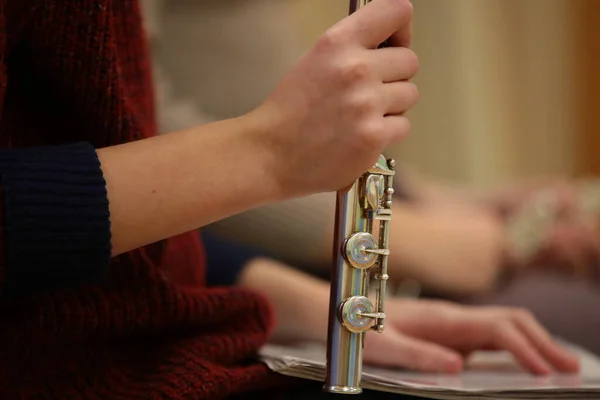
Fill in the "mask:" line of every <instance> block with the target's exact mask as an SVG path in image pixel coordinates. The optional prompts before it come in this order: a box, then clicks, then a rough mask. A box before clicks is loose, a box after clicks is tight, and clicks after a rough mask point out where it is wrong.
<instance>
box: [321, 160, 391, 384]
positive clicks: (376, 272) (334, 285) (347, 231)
mask: <svg viewBox="0 0 600 400" xmlns="http://www.w3.org/2000/svg"><path fill="white" fill-rule="evenodd" d="M394 175H395V171H394V160H391V159H389V160H386V159H385V158H384V157H383V156H380V157H379V161H378V162H377V164H376V165H374V166H373V167H372V168H370V169H369V170H368V171H367V172H366V173H364V174H363V175H362V176H361V177H360V178H359V179H357V180H356V181H355V182H354V183H353V184H352V186H351V187H350V188H348V189H347V190H343V191H338V193H337V204H336V224H335V233H334V235H335V238H334V256H333V259H334V265H333V268H332V274H331V293H330V297H329V322H328V324H329V325H328V336H327V374H326V378H325V385H324V390H325V391H327V392H331V393H344V394H359V393H361V392H362V389H361V386H360V384H361V375H362V353H363V345H364V337H365V334H366V333H367V332H368V331H370V330H375V331H377V332H379V333H381V332H383V329H384V319H385V296H386V283H387V282H386V281H387V279H388V274H387V261H388V256H389V250H388V241H389V230H390V225H389V224H390V221H391V218H392V211H391V205H392V194H393V193H394V190H393V188H392V187H393V177H394ZM376 221H378V224H379V227H378V231H379V232H378V235H377V237H376V236H375V234H374V232H373V231H374V225H375V222H376ZM371 278H374V279H376V280H377V281H378V285H377V293H376V300H375V304H373V303H372V302H371V301H370V300H369V298H368V290H369V286H370V284H371Z"/></svg>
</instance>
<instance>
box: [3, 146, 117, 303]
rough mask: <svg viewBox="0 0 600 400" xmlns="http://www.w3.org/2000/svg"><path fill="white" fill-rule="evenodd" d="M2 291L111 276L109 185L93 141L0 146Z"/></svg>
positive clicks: (22, 291)
mask: <svg viewBox="0 0 600 400" xmlns="http://www.w3.org/2000/svg"><path fill="white" fill-rule="evenodd" d="M0 180H1V188H2V195H1V196H0V201H1V203H2V204H1V214H0V216H1V218H2V221H1V222H2V223H1V227H0V232H1V239H2V240H1V241H0V242H1V244H0V245H1V253H0V255H1V256H2V257H0V260H1V261H0V273H1V274H2V280H1V282H2V285H3V288H2V289H3V294H4V295H7V296H22V295H29V294H34V293H36V292H39V291H44V290H49V289H55V288H58V287H64V286H69V285H77V284H83V283H88V282H95V281H98V280H101V279H103V278H104V277H105V275H106V274H107V270H108V264H109V260H110V256H111V247H110V219H109V208H108V198H107V193H106V185H105V181H104V177H103V174H102V171H101V168H100V162H99V160H98V156H97V154H96V151H95V149H94V148H93V147H92V146H91V145H90V144H88V143H76V144H70V145H64V146H48V147H37V148H24V149H0Z"/></svg>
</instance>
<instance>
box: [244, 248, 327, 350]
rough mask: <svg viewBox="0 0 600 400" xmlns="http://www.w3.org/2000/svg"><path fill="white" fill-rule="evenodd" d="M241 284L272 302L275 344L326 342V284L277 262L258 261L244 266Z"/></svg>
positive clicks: (263, 259)
mask: <svg viewBox="0 0 600 400" xmlns="http://www.w3.org/2000/svg"><path fill="white" fill-rule="evenodd" d="M238 284H239V285H240V286H243V287H247V288H249V289H252V290H255V291H257V292H260V293H262V294H264V295H265V296H267V298H268V299H269V300H270V302H271V304H272V305H273V307H274V310H275V318H276V321H277V324H276V327H275V331H274V333H273V337H272V340H273V341H276V342H286V341H321V342H325V341H326V340H327V315H328V313H327V310H328V306H329V284H328V283H327V282H324V281H321V280H318V279H316V278H313V277H312V276H309V275H307V274H304V273H302V272H299V271H297V270H294V269H292V268H290V267H287V266H285V265H283V264H280V263H278V262H276V261H273V260H269V259H265V258H256V259H254V260H252V261H250V262H249V263H248V264H247V265H246V266H245V268H244V270H243V271H242V273H241V274H240V277H239V280H238Z"/></svg>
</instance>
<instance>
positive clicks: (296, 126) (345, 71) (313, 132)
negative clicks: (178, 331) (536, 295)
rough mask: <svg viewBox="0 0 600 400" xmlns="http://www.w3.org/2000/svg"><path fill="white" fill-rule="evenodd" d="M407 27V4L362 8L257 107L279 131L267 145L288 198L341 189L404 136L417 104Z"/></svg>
mask: <svg viewBox="0 0 600 400" xmlns="http://www.w3.org/2000/svg"><path fill="white" fill-rule="evenodd" d="M411 22H412V5H411V3H410V2H409V1H408V0H377V1H374V2H372V3H370V4H368V5H366V6H365V7H363V8H362V9H361V10H359V11H358V12H356V13H354V14H352V15H350V16H348V17H347V18H345V19H343V20H342V21H340V22H339V23H337V24H335V25H334V26H333V27H331V28H330V29H328V30H327V31H326V32H325V33H324V34H323V35H322V36H321V37H320V38H319V39H318V41H317V43H316V44H315V46H314V47H313V48H312V49H311V50H309V51H308V52H307V53H306V54H305V55H304V56H303V57H302V58H301V59H300V60H299V62H298V63H297V64H296V66H295V67H294V68H293V69H292V70H291V71H290V72H289V73H288V74H287V75H286V76H285V77H284V79H283V80H282V82H281V83H280V84H279V85H278V87H277V88H276V89H275V90H274V91H273V93H272V94H271V95H270V96H269V97H268V99H267V100H266V101H265V102H264V103H263V105H262V106H261V107H259V109H258V110H257V111H258V112H260V111H261V110H262V111H268V112H266V113H263V114H265V115H268V116H269V120H270V122H271V123H275V126H278V127H279V129H277V130H275V132H276V134H275V135H273V134H271V135H270V137H269V138H267V140H269V141H270V143H272V144H273V145H274V146H276V147H275V149H276V151H273V152H270V154H274V155H276V157H277V160H284V164H283V165H284V168H281V165H274V167H275V168H276V169H278V170H279V172H278V180H279V183H280V185H281V187H282V188H284V192H285V193H286V195H288V196H290V197H295V196H303V195H307V194H312V193H316V192H325V191H335V190H338V189H340V188H342V187H345V186H347V185H349V184H351V182H352V181H354V180H356V179H357V177H359V176H360V175H361V174H362V173H363V172H364V171H366V170H367V169H368V168H370V167H372V166H373V165H374V164H375V163H376V162H377V160H378V159H379V155H380V153H381V152H382V151H383V149H385V148H386V147H388V146H389V145H390V144H392V143H395V142H398V141H400V140H402V139H403V138H404V137H405V136H406V135H407V133H408V132H409V130H410V123H409V121H408V119H407V117H405V116H404V113H405V112H406V111H408V110H410V109H411V108H412V107H413V106H414V105H415V104H416V102H417V99H418V90H417V88H416V86H415V85H414V84H413V83H411V82H409V80H410V79H412V78H413V77H414V76H415V74H416V73H417V71H418V59H417V57H416V55H415V53H414V52H412V51H411V50H410V49H409V48H408V46H409V44H410V40H411ZM388 39H389V43H390V47H389V48H378V47H379V45H380V43H382V42H384V41H386V40H388ZM274 118H277V119H276V120H273V119H274ZM274 164H277V161H275V162H274Z"/></svg>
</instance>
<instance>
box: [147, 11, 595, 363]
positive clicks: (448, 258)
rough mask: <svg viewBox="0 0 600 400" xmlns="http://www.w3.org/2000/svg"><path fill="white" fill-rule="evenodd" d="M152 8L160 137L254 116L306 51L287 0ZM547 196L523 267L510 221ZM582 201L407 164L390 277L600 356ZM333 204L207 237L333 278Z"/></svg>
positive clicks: (261, 214)
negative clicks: (540, 233) (510, 315)
mask: <svg viewBox="0 0 600 400" xmlns="http://www.w3.org/2000/svg"><path fill="white" fill-rule="evenodd" d="M148 1H152V0H148ZM154 1H157V2H159V3H160V4H158V5H156V4H155V5H154V7H153V10H152V11H150V12H149V14H148V15H149V17H150V19H152V18H154V19H155V29H156V35H155V36H154V40H153V49H154V54H155V62H156V64H157V66H158V68H159V69H160V70H161V71H162V73H163V74H162V75H160V76H158V78H157V84H158V87H159V91H158V93H159V99H160V103H159V116H160V121H161V125H162V129H163V130H164V131H169V130H172V129H173V128H177V127H178V125H179V124H188V123H189V122H190V121H196V122H197V121H202V120H212V119H219V118H224V117H228V116H231V115H236V114H237V113H239V112H243V111H245V110H248V109H252V108H253V107H254V106H255V105H256V103H257V102H258V101H259V99H261V98H262V97H261V96H262V95H263V94H264V93H267V92H268V91H269V90H270V88H271V87H272V86H274V85H275V83H276V82H277V79H278V77H279V76H281V75H282V74H283V73H284V72H285V70H286V68H287V66H288V65H291V64H292V63H293V62H294V60H295V59H296V58H297V57H298V56H299V55H300V54H301V52H302V51H303V48H302V44H301V42H300V38H299V37H297V33H296V30H295V27H294V26H293V24H290V23H289V21H290V18H291V15H292V13H293V12H294V10H295V9H294V6H295V4H296V3H295V2H294V1H292V0H290V1H281V0H253V1H235V0H227V1H223V0H203V1H198V2H187V1H183V0H154ZM203 50H206V51H203ZM238 50H239V51H238ZM206 54H211V57H210V58H207V57H206V56H205V55H206ZM242 54H244V56H243V57H242ZM548 190H550V191H551V192H553V193H554V194H555V196H556V198H557V199H558V202H559V205H560V218H559V220H558V221H557V223H556V224H555V225H554V226H553V227H552V228H551V229H550V230H549V232H548V234H547V236H546V237H545V239H544V241H545V242H544V245H543V246H541V247H540V249H539V251H538V252H537V254H535V255H534V257H533V258H532V259H530V260H528V261H527V262H526V263H523V262H520V261H519V260H518V259H517V258H516V257H515V256H514V254H513V249H512V248H511V241H510V240H509V237H508V232H507V224H508V222H509V221H510V218H511V216H513V215H514V214H515V213H517V212H518V211H519V210H520V208H521V207H522V206H523V205H524V204H525V203H526V202H527V200H528V199H530V198H531V197H532V196H535V195H536V194H537V193H540V192H541V191H548ZM576 200H577V198H576V192H575V188H574V185H573V184H572V183H571V182H569V181H558V180H557V181H555V182H534V183H523V184H515V185H513V186H512V187H507V188H502V189H499V190H496V191H488V192H487V193H473V192H472V191H470V190H468V189H456V188H451V187H445V186H442V185H439V184H437V183H436V182H434V181H432V180H429V179H426V178H423V177H420V176H418V174H416V173H414V171H411V169H410V168H409V167H408V166H402V165H401V166H400V168H399V177H398V178H397V179H396V201H395V203H394V206H393V213H394V223H393V224H392V233H391V244H390V249H391V259H390V274H391V277H392V278H393V279H394V280H395V281H396V283H397V284H400V285H401V287H402V283H403V282H417V283H418V285H419V287H420V288H421V291H422V293H421V295H422V296H425V297H434V298H445V299H452V300H456V301H461V302H463V303H466V304H488V305H509V306H518V307H525V308H526V309H528V310H530V311H531V312H533V314H534V315H535V316H536V317H538V318H539V319H540V320H541V321H542V323H543V324H544V325H545V326H547V327H548V328H549V329H550V331H551V332H552V333H554V334H556V335H560V336H562V337H564V338H565V339H568V340H570V341H572V342H575V343H578V344H580V345H583V346H585V347H587V348H588V349H590V350H593V351H595V352H597V353H600V344H598V342H597V340H596V339H595V337H594V335H593V333H591V332H595V331H596V330H597V329H600V311H596V310H598V307H594V304H599V303H600V290H599V289H598V287H597V286H596V283H597V282H596V280H595V276H596V271H597V268H598V253H599V245H598V234H597V232H596V221H595V220H594V219H592V218H590V217H589V216H587V215H584V214H583V213H582V212H581V211H580V210H578V209H577V201H576ZM334 207H335V194H333V193H324V194H317V195H313V196H309V197H305V198H301V199H294V200H291V201H288V202H284V203H278V204H272V205H268V206H265V207H261V208H259V209H254V210H251V211H249V212H245V213H242V214H239V215H236V216H233V217H231V218H228V219H225V220H222V221H219V222H217V223H215V224H213V225H211V226H210V227H208V229H207V232H208V233H209V234H211V235H216V236H217V237H220V238H222V239H223V238H224V239H226V240H229V241H233V242H237V243H241V244H243V245H246V246H250V247H253V248H255V249H259V250H260V251H261V252H262V253H261V254H267V255H269V256H271V257H273V258H274V259H278V260H280V261H282V262H285V263H288V264H290V265H294V266H295V267H297V268H299V269H301V270H304V271H308V272H310V273H312V274H314V275H317V276H320V277H322V278H325V279H326V278H327V277H328V274H329V268H330V257H331V245H332V238H333V223H334Z"/></svg>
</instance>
